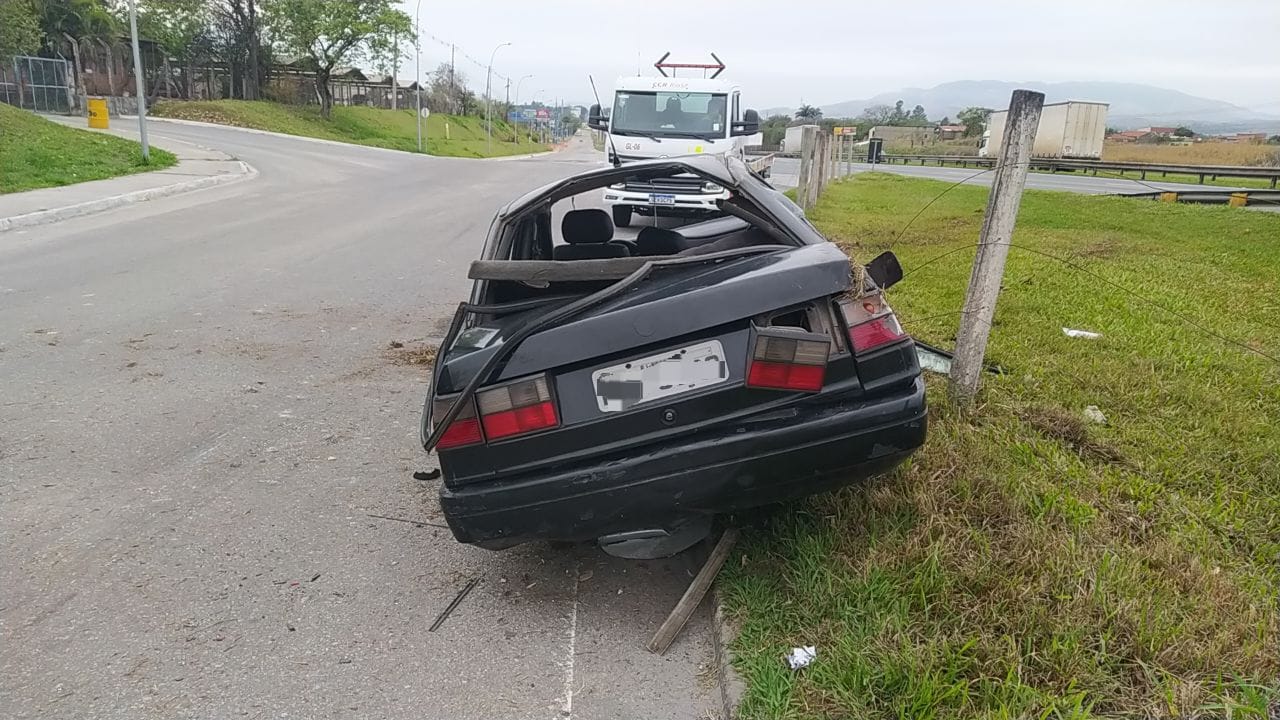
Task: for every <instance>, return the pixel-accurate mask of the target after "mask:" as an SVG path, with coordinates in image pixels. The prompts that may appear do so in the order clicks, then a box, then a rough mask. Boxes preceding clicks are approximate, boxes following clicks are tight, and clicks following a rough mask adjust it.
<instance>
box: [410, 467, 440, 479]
mask: <svg viewBox="0 0 1280 720" xmlns="http://www.w3.org/2000/svg"><path fill="white" fill-rule="evenodd" d="M439 477H440V468H436V469H434V470H419V471H418V472H415V473H414V474H413V479H414V480H436V479H439Z"/></svg>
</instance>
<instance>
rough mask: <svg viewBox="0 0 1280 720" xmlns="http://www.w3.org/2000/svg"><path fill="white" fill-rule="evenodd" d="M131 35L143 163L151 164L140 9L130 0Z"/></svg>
mask: <svg viewBox="0 0 1280 720" xmlns="http://www.w3.org/2000/svg"><path fill="white" fill-rule="evenodd" d="M129 35H130V36H131V37H132V39H133V75H134V80H135V82H136V84H137V88H138V136H139V138H141V140H142V162H146V163H149V162H151V145H150V144H148V143H147V87H146V83H145V82H143V80H142V51H141V50H139V49H138V8H137V3H136V2H135V1H134V0H129Z"/></svg>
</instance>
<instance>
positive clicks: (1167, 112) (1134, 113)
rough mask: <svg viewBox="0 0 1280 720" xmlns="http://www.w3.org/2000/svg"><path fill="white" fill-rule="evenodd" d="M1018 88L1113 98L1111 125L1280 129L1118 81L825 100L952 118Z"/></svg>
mask: <svg viewBox="0 0 1280 720" xmlns="http://www.w3.org/2000/svg"><path fill="white" fill-rule="evenodd" d="M1018 88H1024V89H1028V90H1038V91H1040V92H1043V93H1044V94H1045V102H1047V103H1052V102H1062V101H1065V100H1093V101H1098V102H1105V103H1109V104H1110V108H1109V110H1108V112H1107V125H1109V126H1111V127H1116V128H1120V129H1122V130H1123V129H1130V128H1138V127H1147V126H1153V125H1165V126H1174V127H1176V126H1178V125H1185V126H1187V127H1190V128H1192V129H1193V130H1195V131H1197V132H1202V133H1223V132H1248V131H1254V132H1264V131H1265V132H1280V115H1270V114H1266V113H1261V112H1257V111H1255V110H1251V109H1249V108H1244V107H1240V106H1239V105H1233V104H1231V103H1228V102H1224V101H1222V100H1213V99H1211V98H1204V97H1197V96H1195V95H1189V94H1187V93H1184V92H1179V91H1177V90H1169V89H1167V88H1160V87H1154V86H1152V85H1141V84H1137V83H1119V82H1056V83H1046V82H1005V81H1001V80H961V81H957V82H949V83H943V84H941V85H938V86H936V87H931V88H903V89H902V90H898V91H895V92H887V93H880V94H879V95H875V96H873V97H869V98H866V99H864V100H846V101H843V102H838V103H832V104H830V105H822V106H821V108H822V114H823V116H824V117H830V118H839V117H856V116H858V115H859V114H861V113H862V110H863V108H866V107H869V106H871V105H893V104H894V103H895V102H897V101H898V100H902V102H903V105H904V106H905V107H906V109H908V110H910V109H911V108H912V107H914V106H916V105H922V106H924V109H925V111H926V112H927V113H928V114H929V118H930V119H932V120H940V119H942V118H943V117H944V116H949V117H952V118H954V117H955V116H956V113H958V112H959V111H960V110H961V109H963V108H966V107H971V106H975V105H976V106H980V107H988V108H995V109H997V110H998V109H1002V108H1005V107H1008V105H1009V95H1010V94H1011V93H1012V92H1013V91H1014V90H1016V89H1018ZM794 112H795V108H770V109H769V110H766V111H765V116H766V117H767V116H768V115H775V114H783V115H790V114H792V113H794Z"/></svg>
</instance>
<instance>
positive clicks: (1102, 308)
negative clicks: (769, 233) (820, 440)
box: [722, 174, 1280, 718]
mask: <svg viewBox="0 0 1280 720" xmlns="http://www.w3.org/2000/svg"><path fill="white" fill-rule="evenodd" d="M946 187H947V186H946V184H944V183H939V182H934V181H928V180H919V179H912V178H905V177H901V176H895V175H884V174H863V175H858V176H856V177H855V178H852V179H849V180H846V181H843V182H839V183H835V184H833V185H831V186H829V189H828V190H827V191H826V193H825V194H824V196H823V198H822V200H821V202H820V203H819V204H818V206H817V207H816V208H814V209H813V210H812V211H811V212H810V217H811V219H812V220H813V221H814V223H815V224H816V225H817V226H818V227H819V228H821V229H822V230H823V231H824V232H825V233H826V234H827V235H828V236H829V237H831V238H832V239H833V240H835V241H837V242H839V243H841V244H842V245H844V246H845V247H846V248H848V249H849V250H850V251H851V252H852V254H853V255H854V256H855V257H857V258H860V259H863V260H864V261H865V260H866V259H869V258H870V257H872V256H873V255H874V254H876V253H878V252H879V251H881V250H883V249H885V248H887V247H890V246H892V248H893V250H894V251H895V252H896V253H897V254H898V256H899V257H900V259H901V260H902V264H903V267H904V268H905V270H906V272H907V273H908V275H907V277H906V278H905V279H904V280H903V281H902V283H901V284H899V285H897V286H895V287H894V288H893V289H892V290H891V291H890V292H889V297H890V300H891V301H892V303H893V305H894V307H895V309H896V310H897V312H898V314H899V316H900V317H901V318H902V321H903V324H904V325H905V326H906V327H907V328H908V330H909V331H911V332H912V333H913V334H914V335H916V336H917V337H919V338H921V339H923V340H926V341H929V342H932V343H935V344H938V345H941V346H944V347H952V346H953V345H954V336H955V331H956V326H957V320H958V316H959V310H960V308H961V303H962V299H963V295H964V292H965V287H966V284H967V282H968V277H969V271H970V265H971V262H972V258H973V249H972V245H973V244H974V243H975V242H976V240H977V237H978V231H979V227H980V225H981V222H982V216H983V208H984V204H985V201H986V196H987V190H986V189H985V188H978V187H970V186H961V187H958V188H956V189H954V190H952V191H951V192H949V193H947V194H946V195H944V196H943V197H942V198H941V199H939V200H937V202H935V203H934V204H933V205H932V206H930V207H929V209H928V210H926V211H925V212H924V213H923V214H922V215H921V216H920V217H919V218H918V219H916V221H915V222H914V223H913V224H912V225H911V226H910V228H908V229H907V230H906V232H905V233H903V227H904V225H905V224H906V222H907V220H908V219H909V218H911V216H912V215H914V214H915V213H916V212H917V211H918V210H920V208H922V207H924V206H925V205H926V204H927V203H929V202H930V201H931V200H932V199H933V198H935V197H936V196H937V195H938V194H939V193H940V192H942V191H943V190H944V189H945V188H946ZM900 233H902V234H901V237H900V238H899V235H900ZM895 239H896V243H895ZM1278 240H1280V216H1277V215H1273V214H1269V213H1259V212H1254V211H1249V210H1241V209H1232V208H1226V207H1203V206H1187V205H1175V204H1162V203H1152V202H1145V201H1135V200H1125V199H1120V198H1109V197H1086V196H1078V195H1070V194H1061V193H1050V192H1036V191H1031V192H1028V193H1027V194H1026V196H1025V198H1024V200H1023V203H1022V211H1021V216H1020V218H1019V220H1018V228H1017V231H1016V233H1015V235H1014V238H1013V242H1014V245H1015V247H1014V248H1013V249H1012V251H1011V254H1010V257H1009V263H1008V268H1007V270H1006V273H1005V280H1004V287H1003V291H1002V295H1001V298H1000V305H999V308H998V311H997V314H996V321H995V324H994V327H993V330H992V335H991V342H990V346H989V350H988V361H989V362H993V363H996V364H998V365H999V366H1000V367H1002V368H1004V370H1005V373H1004V374H1002V375H994V374H988V375H985V376H984V379H983V382H984V389H983V391H982V394H981V398H980V403H979V405H978V406H977V408H976V409H975V410H974V411H973V412H962V411H960V410H959V409H958V408H957V407H955V406H954V405H953V404H951V403H950V402H949V401H948V400H947V397H946V392H945V383H944V382H942V381H940V380H939V379H938V378H937V377H931V378H930V394H929V397H930V403H931V411H930V423H931V425H930V437H929V440H928V442H927V444H926V447H925V448H924V449H923V450H922V451H921V452H919V453H918V454H917V455H916V456H914V458H913V459H912V460H910V461H909V462H908V463H907V464H906V465H904V466H902V467H900V468H899V469H898V470H896V471H894V472H893V473H891V474H889V475H888V476H885V477H881V478H877V479H874V480H872V481H870V482H868V483H865V484H861V485H859V486H856V487H852V488H846V489H845V490H842V491H840V492H838V493H834V494H829V495H825V496H820V497H816V498H811V499H810V500H808V501H806V502H802V503H797V504H794V505H791V506H787V507H786V508H784V509H782V510H780V511H775V512H772V513H762V515H763V518H756V522H755V523H754V524H752V525H751V529H750V530H749V531H748V532H747V533H746V537H745V541H744V542H743V543H742V544H741V545H739V549H738V552H737V556H735V557H734V558H733V559H732V560H731V561H730V562H729V563H728V564H727V565H726V570H725V571H724V573H723V575H722V582H723V583H724V592H725V596H726V599H727V603H728V606H729V609H730V612H731V614H732V616H733V617H734V618H736V620H737V622H738V623H739V624H740V627H741V634H740V635H739V637H738V639H737V641H736V644H735V647H734V651H735V660H734V662H735V665H736V666H737V668H738V669H739V670H740V672H742V674H743V675H744V677H745V679H746V680H747V682H748V691H747V694H746V696H745V698H744V701H743V705H742V708H741V710H742V714H743V716H744V717H747V718H895V717H901V718H974V717H986V718H1021V717H1028V718H1030V717H1071V718H1085V717H1102V716H1111V717H1189V716H1192V715H1195V714H1196V713H1209V714H1213V715H1219V716H1225V715H1228V714H1230V716H1231V717H1236V718H1241V717H1248V718H1266V717H1267V708H1268V705H1269V704H1270V703H1275V702H1276V701H1277V698H1278V697H1280V695H1278V694H1277V682H1278V680H1277V678H1278V677H1280V642H1278V639H1280V624H1278V619H1277V616H1278V613H1277V594H1278V593H1280V428H1278V427H1277V423H1278V421H1280V368H1278V367H1277V364H1276V363H1275V362H1273V361H1271V360H1267V359H1265V358H1262V357H1259V356H1258V355H1256V354H1253V353H1251V352H1248V351H1246V350H1243V349H1241V348H1239V347H1236V346H1234V345H1231V344H1229V343H1224V342H1222V341H1220V340H1217V339H1214V338H1212V337H1208V336H1206V335H1205V334H1204V333H1203V332H1201V331H1199V330H1197V329H1195V328H1193V327H1191V326H1190V325H1188V324H1187V323H1185V322H1183V321H1181V320H1178V319H1176V318H1175V317H1173V316H1172V315H1171V314H1169V313H1168V312H1165V311H1163V310H1160V309H1157V308H1155V307H1153V306H1152V305H1150V304H1147V303H1145V302H1142V301H1140V300H1138V299H1136V298H1134V297H1133V296H1132V295H1129V294H1127V293H1125V292H1123V291H1121V290H1118V289H1116V288H1114V287H1112V286H1110V285H1108V284H1107V283H1106V282H1103V281H1102V280H1099V279H1096V278H1091V277H1089V276H1087V275H1084V274H1082V273H1080V272H1077V271H1076V270H1073V269H1072V268H1071V267H1069V266H1067V265H1065V264H1063V263H1060V262H1057V261H1055V260H1051V259H1048V258H1046V257H1045V256H1043V255H1039V254H1036V252H1033V251H1038V252H1042V253H1048V254H1050V255H1053V256H1055V257H1060V258H1063V259H1067V260H1069V261H1070V262H1071V263H1073V264H1076V265H1079V266H1081V267H1083V268H1085V269H1087V270H1088V271H1089V272H1092V273H1096V275H1097V276H1099V277H1100V278H1105V279H1106V280H1107V281H1109V282H1113V283H1117V284H1119V285H1122V286H1124V287H1126V288H1130V289H1132V290H1134V291H1136V292H1138V293H1140V294H1141V295H1143V296H1145V297H1147V298H1150V299H1152V300H1155V301H1157V302H1159V303H1160V304H1162V305H1164V306H1166V307H1168V308H1170V309H1172V310H1174V311H1176V312H1178V313H1180V314H1183V315H1185V316H1187V317H1189V318H1191V319H1192V320H1194V321H1195V322H1196V323H1199V324H1201V325H1203V326H1204V327H1207V328H1211V329H1213V330H1214V331H1216V332H1218V333H1220V334H1222V335H1225V336H1227V337H1230V338H1233V339H1236V340H1239V341H1240V342H1243V343H1245V344H1246V345H1248V346H1249V347H1252V348H1254V349H1256V350H1259V351H1262V352H1265V353H1268V354H1270V355H1272V356H1280V333H1278V332H1277V331H1278V330H1280V242H1278ZM948 253H951V254H948ZM1063 327H1070V328H1083V329H1088V330H1093V331H1097V332H1101V333H1102V334H1103V337H1102V338H1101V339H1098V340H1092V341H1090V340H1082V339H1073V338H1068V337H1066V336H1065V335H1064V334H1063V332H1062V328H1063ZM1089 405H1096V406H1098V407H1099V408H1100V409H1101V410H1102V412H1103V413H1105V415H1106V417H1107V423H1106V424H1105V425H1095V424H1092V423H1089V422H1087V421H1085V420H1084V419H1083V410H1084V408H1085V407H1087V406H1089ZM796 645H816V646H817V648H818V658H817V660H816V661H815V662H814V664H813V665H812V666H810V667H809V668H807V669H804V670H801V671H799V672H793V671H791V670H789V669H788V668H787V667H786V664H785V662H784V660H783V655H784V654H785V653H786V652H787V650H788V649H789V648H791V647H793V646H796Z"/></svg>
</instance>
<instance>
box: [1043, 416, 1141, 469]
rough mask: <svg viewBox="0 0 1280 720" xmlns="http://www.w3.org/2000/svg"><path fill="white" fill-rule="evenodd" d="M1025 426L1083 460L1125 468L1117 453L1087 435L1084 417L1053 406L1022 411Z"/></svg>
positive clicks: (1124, 463)
mask: <svg viewBox="0 0 1280 720" xmlns="http://www.w3.org/2000/svg"><path fill="white" fill-rule="evenodd" d="M1021 417H1022V419H1023V420H1024V421H1026V423H1027V424H1029V425H1030V426H1031V427H1033V428H1035V429H1036V430H1038V431H1040V432H1041V433H1042V434H1044V435H1046V436H1048V437H1051V438H1053V439H1054V440H1058V441H1060V442H1062V443H1064V444H1066V445H1067V446H1068V447H1070V448H1071V449H1072V450H1075V451H1076V452H1078V453H1080V455H1081V456H1082V457H1087V458H1091V459H1093V460H1101V461H1102V462H1107V463H1113V464H1116V465H1126V464H1127V463H1126V462H1125V459H1124V456H1123V455H1121V454H1120V451H1119V450H1117V449H1115V448H1114V447H1111V446H1110V445H1107V444H1106V443H1103V442H1100V441H1098V440H1096V439H1094V438H1093V437H1091V436H1090V435H1089V425H1088V423H1087V421H1086V420H1085V419H1084V417H1082V416H1080V415H1077V414H1075V413H1071V412H1068V411H1067V410H1063V409H1062V408H1056V407H1036V408H1030V409H1027V410H1024V411H1022V413H1021Z"/></svg>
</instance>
